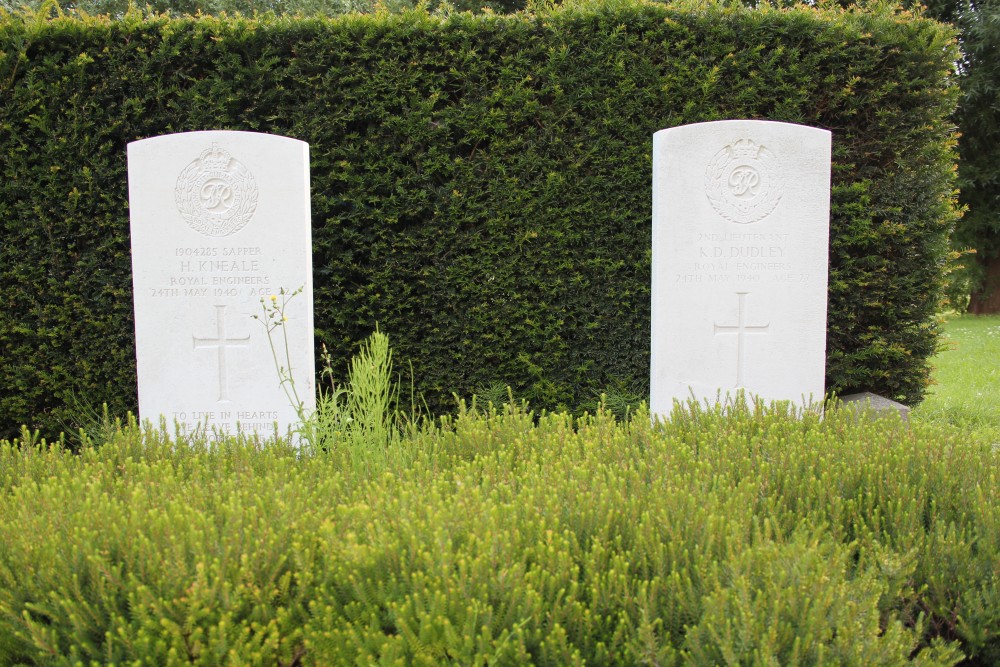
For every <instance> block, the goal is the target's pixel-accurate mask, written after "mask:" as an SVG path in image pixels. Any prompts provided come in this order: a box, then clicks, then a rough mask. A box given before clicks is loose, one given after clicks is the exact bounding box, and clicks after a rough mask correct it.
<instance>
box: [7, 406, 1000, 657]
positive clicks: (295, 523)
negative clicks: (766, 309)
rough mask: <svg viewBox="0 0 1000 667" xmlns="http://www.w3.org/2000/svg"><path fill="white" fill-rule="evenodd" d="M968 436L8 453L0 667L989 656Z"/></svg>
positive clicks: (912, 430) (755, 420) (638, 431)
mask: <svg viewBox="0 0 1000 667" xmlns="http://www.w3.org/2000/svg"><path fill="white" fill-rule="evenodd" d="M536 420H537V425H536ZM962 438H963V436H962V435H961V434H959V433H958V432H957V431H954V430H944V429H942V428H941V427H932V426H928V425H922V424H919V423H918V424H913V425H912V426H909V427H908V426H906V425H905V424H903V423H901V422H900V421H899V420H898V417H895V416H894V419H891V420H890V419H886V420H883V421H880V422H872V421H870V420H869V419H867V418H858V416H857V415H856V414H855V413H852V412H846V411H844V412H840V411H834V410H831V411H828V412H827V414H826V416H825V418H823V419H820V418H818V417H817V416H815V415H805V416H804V417H802V418H801V419H796V418H792V417H789V416H788V415H787V414H784V413H782V412H780V411H765V410H762V409H760V408H758V407H752V408H748V407H746V406H745V405H743V406H737V407H736V408H730V413H729V415H728V416H723V415H722V413H721V411H720V410H718V409H715V410H712V411H704V410H700V411H687V412H678V413H677V414H675V416H674V419H673V421H672V422H671V423H670V424H659V425H655V426H654V425H651V423H650V420H649V416H648V413H642V414H637V415H636V416H635V418H634V419H632V420H631V421H629V422H624V423H622V422H618V421H616V420H615V418H614V417H612V416H610V415H609V414H608V413H606V412H601V413H598V414H597V415H596V416H585V417H583V418H581V419H580V420H578V421H576V422H574V420H573V418H572V417H569V416H568V415H566V414H548V415H540V416H539V415H532V414H530V413H527V412H524V411H522V410H517V409H509V408H508V409H507V410H506V411H505V412H502V413H499V414H498V413H497V412H496V411H492V412H489V413H483V412H481V411H480V412H474V411H471V410H470V411H463V412H460V413H459V414H458V415H457V416H456V417H454V418H446V419H443V420H441V421H439V422H438V423H437V424H436V425H434V426H426V425H425V427H424V428H423V429H422V430H420V431H419V432H413V433H411V435H410V436H409V437H408V438H406V439H404V440H402V441H400V442H399V443H398V444H397V445H396V447H398V451H396V452H395V453H394V455H393V456H390V457H387V460H388V461H389V463H388V465H387V467H386V468H384V469H383V470H382V471H380V472H376V473H374V474H362V473H358V472H356V471H357V470H359V468H358V467H357V466H351V465H345V463H344V461H342V460H339V459H338V458H337V457H336V456H328V455H326V454H322V453H319V454H311V453H307V452H298V451H296V450H294V449H293V448H290V447H285V446H274V445H271V446H261V445H260V444H257V443H253V442H246V441H244V442H232V441H230V442H226V443H222V444H220V445H218V446H216V447H215V448H214V449H209V448H206V446H205V445H204V444H199V443H191V442H171V441H170V440H169V439H167V438H165V437H163V436H162V435H158V434H155V433H153V434H149V435H147V436H145V437H143V436H141V435H140V434H139V433H138V430H137V429H134V428H125V429H122V430H118V431H113V432H112V433H111V435H110V437H109V439H108V440H107V441H106V442H104V443H101V444H100V446H96V445H93V444H88V445H86V446H84V447H83V448H82V449H81V450H80V452H79V453H77V454H74V453H72V452H71V451H69V450H68V449H67V448H65V447H63V446H61V445H59V444H54V445H45V444H44V443H38V442H29V443H27V444H25V443H21V444H15V445H11V444H10V443H6V444H0V545H3V547H2V549H0V664H16V663H19V662H24V663H28V664H35V663H45V664H54V665H59V664H67V665H68V664H137V663H138V661H142V664H156V665H177V664H197V665H214V664H240V665H254V664H262V665H279V664H280V665H292V664H298V665H313V664H315V665H373V664H382V665H391V664H400V665H403V664H407V665H443V664H457V665H487V664H489V665H559V666H560V667H561V666H564V665H582V664H588V665H639V664H648V665H653V664H657V665H676V664H688V665H719V664H743V665H750V664H760V665H764V664H773V665H778V664H780V665H795V664H801V665H831V664H837V665H858V666H862V665H863V666H864V667H870V666H872V665H904V664H911V662H912V664H920V665H951V664H955V663H956V662H957V661H958V659H959V657H960V654H959V651H961V652H962V653H964V654H965V655H966V656H968V657H970V658H972V659H973V661H974V662H972V663H971V664H983V665H993V664H997V661H998V660H1000V574H998V572H997V568H996V563H997V554H998V553H1000V450H998V449H997V448H996V447H995V446H991V445H990V444H988V443H972V442H968V441H966V440H963V439H962Z"/></svg>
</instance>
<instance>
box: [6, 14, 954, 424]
mask: <svg viewBox="0 0 1000 667" xmlns="http://www.w3.org/2000/svg"><path fill="white" fill-rule="evenodd" d="M950 38H951V33H950V32H949V30H948V29H946V28H943V27H942V26H940V25H938V24H936V23H933V22H931V21H928V20H923V19H916V18H914V17H911V16H907V15H898V16H897V15H892V14H881V15H872V14H853V13H841V12H825V11H816V10H812V9H807V8H797V9H792V10H782V11H777V10H762V11H754V10H748V9H743V8H724V7H712V6H706V5H705V4H704V3H699V4H698V6H697V7H690V8H684V7H671V6H664V5H658V4H644V3H641V2H636V1H633V0H623V1H622V2H617V3H614V4H611V5H607V4H587V5H578V6H574V7H563V8H559V9H554V10H548V11H546V12H544V13H540V14H520V15H514V16H511V17H498V16H489V15H486V16H478V17H473V16H471V15H454V16H451V17H448V18H441V17H434V16H428V15H426V14H424V13H419V12H417V13H408V14H403V15H380V16H352V17H345V18H342V19H337V20H322V19H290V18H263V19H217V18H202V19H169V18H166V17H151V18H150V17H142V16H139V15H128V16H126V17H125V19H124V20H121V21H107V20H103V19H77V18H55V19H39V18H34V17H30V16H7V17H0V51H2V53H0V160H2V162H0V225H2V226H3V227H2V230H3V231H2V247H0V285H2V286H3V296H4V304H5V305H4V307H3V308H0V368H2V369H3V372H4V377H5V380H6V381H5V382H4V384H3V386H2V387H0V434H2V433H9V432H11V431H13V429H14V427H15V426H16V425H18V424H21V423H28V424H30V425H33V426H37V427H41V428H43V429H46V430H52V429H55V428H57V427H58V425H59V424H61V423H64V420H65V419H67V418H68V417H69V416H70V415H71V414H73V411H74V410H76V409H77V407H76V406H78V405H79V404H84V405H97V404H99V403H101V402H108V403H109V404H110V406H111V409H112V410H113V411H116V412H120V411H124V410H125V409H128V408H131V407H133V406H134V404H135V371H134V359H133V341H132V317H131V313H132V311H131V282H130V281H131V278H130V275H129V271H130V264H129V239H128V207H127V189H126V156H125V146H126V144H127V143H128V142H130V141H133V140H136V139H140V138H145V137H150V136H154V135H159V134H164V133H170V132H182V131H189V130H202V129H238V130H254V131H261V132H271V133H276V134H281V135H287V136H291V137H295V138H298V139H302V140H304V141H307V142H309V143H310V145H311V155H312V183H313V196H312V206H313V221H314V240H315V246H314V267H315V283H316V327H317V331H316V334H317V340H318V341H321V342H325V343H326V345H327V346H328V348H329V350H330V352H331V353H332V354H333V356H334V358H335V359H342V360H346V359H347V358H348V357H349V355H350V353H351V352H352V351H353V349H354V346H355V345H356V344H357V342H358V341H360V340H361V339H363V338H364V337H365V336H366V335H367V334H368V333H370V332H371V330H372V329H373V328H374V326H375V323H376V322H378V323H379V326H380V327H381V329H382V330H383V331H385V332H386V333H388V334H389V335H390V338H391V340H392V342H393V345H394V347H395V350H396V358H397V361H398V362H400V363H401V366H402V367H403V368H408V367H409V364H410V362H412V366H413V369H414V374H415V378H416V388H417V390H418V391H420V392H422V393H423V394H424V395H425V397H426V398H427V400H428V403H429V405H430V406H431V408H432V409H434V410H437V409H441V408H442V407H444V406H447V405H449V400H450V399H449V397H450V394H451V393H452V392H457V393H460V394H468V393H471V392H472V391H474V390H475V389H476V388H477V387H482V386H485V385H488V384H489V383H491V382H496V381H499V382H503V383H509V384H511V385H512V386H513V387H514V389H515V392H517V393H518V395H519V396H522V397H525V398H528V399H529V400H531V401H532V402H533V404H534V405H536V406H538V407H555V406H559V405H565V406H568V407H570V408H576V407H579V406H581V405H584V404H586V403H587V402H588V401H591V400H593V398H594V397H595V395H596V394H597V393H598V392H600V391H601V390H602V389H603V388H606V387H610V386H631V387H633V388H634V389H635V390H636V391H638V392H639V393H640V394H642V393H645V391H646V389H647V386H648V362H649V335H650V331H649V280H650V268H649V267H650V251H649V247H650V205H651V204H650V199H651V195H650V179H651V161H650V154H651V145H652V139H651V137H652V134H653V132H655V131H656V130H659V129H662V128H665V127H671V126H675V125H680V124H684V123H693V122H698V121H707V120H718V119H725V118H758V119H771V120H781V121H789V122H795V123H803V124H807V125H813V126H817V127H823V128H827V129H830V130H832V131H833V136H834V161H835V164H834V169H833V179H834V187H833V219H832V241H831V275H830V311H829V342H828V350H829V353H828V363H827V371H828V374H827V382H828V385H827V386H828V390H838V391H848V390H854V389H869V390H872V391H876V392H879V393H882V394H885V395H888V396H891V397H893V398H897V399H900V400H903V401H905V402H908V403H915V402H917V401H919V400H920V398H921V396H922V394H923V392H924V388H925V386H926V384H927V379H928V367H927V358H928V357H929V355H931V354H932V353H933V352H934V350H935V346H936V335H937V334H936V327H935V324H934V321H933V314H934V312H935V308H936V305H937V298H938V290H939V283H940V279H941V269H942V262H943V258H944V249H945V240H946V237H947V233H948V231H949V229H950V227H951V225H952V223H953V221H954V207H953V205H952V201H951V197H952V187H953V170H952V168H953V163H954V155H953V128H952V127H951V125H950V123H949V121H948V115H949V114H950V112H951V111H952V110H953V108H954V105H955V92H954V89H953V87H951V85H950V82H949V68H950V67H951V65H952V63H953V62H954V61H955V56H956V54H955V51H954V48H953V46H952V44H951V42H950Z"/></svg>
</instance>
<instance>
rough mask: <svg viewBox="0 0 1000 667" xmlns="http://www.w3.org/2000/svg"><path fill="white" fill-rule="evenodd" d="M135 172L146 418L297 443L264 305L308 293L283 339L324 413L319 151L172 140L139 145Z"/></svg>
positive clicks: (303, 388) (212, 134)
mask: <svg viewBox="0 0 1000 667" xmlns="http://www.w3.org/2000/svg"><path fill="white" fill-rule="evenodd" d="M128 174H129V176H128V178H129V209H130V216H131V234H132V276H133V289H134V307H135V338H136V363H137V372H138V383H139V417H140V419H142V420H150V421H151V422H153V424H154V425H157V424H158V423H159V421H160V419H161V418H165V419H166V422H167V424H168V426H169V427H170V428H174V424H175V423H176V425H177V428H178V429H179V430H180V431H181V432H185V433H192V432H195V430H196V429H198V430H201V431H203V432H206V433H208V434H209V435H212V434H215V435H217V434H220V433H235V432H236V431H237V429H239V430H241V431H242V432H246V433H257V434H260V435H262V436H265V437H268V436H272V435H274V434H275V425H277V429H278V432H279V433H281V434H282V435H284V434H286V433H287V432H288V430H289V429H290V428H292V427H294V425H295V424H296V423H297V422H298V415H297V413H296V410H295V408H294V406H293V405H292V403H291V402H290V401H289V399H288V397H287V396H286V394H285V390H284V389H283V387H282V386H281V383H280V381H279V374H278V370H277V367H276V364H275V357H274V355H273V354H272V349H271V345H270V343H269V341H268V336H267V330H266V328H265V324H264V322H263V321H262V320H264V319H265V318H264V312H263V310H262V303H261V299H264V300H265V304H266V305H272V306H280V305H281V303H282V300H281V297H280V296H279V295H280V293H281V291H282V290H284V292H285V293H286V294H289V293H292V292H294V291H296V290H299V289H301V293H299V294H298V295H296V296H295V297H293V298H291V299H290V300H289V301H288V302H287V306H286V308H285V310H284V315H285V316H287V318H288V321H287V322H282V327H280V328H278V329H276V330H275V331H274V333H273V336H274V337H275V338H274V340H275V343H276V344H278V361H279V364H280V366H282V367H284V368H286V369H290V371H291V376H292V378H293V379H294V381H295V383H296V388H297V391H298V394H299V397H300V398H301V400H302V401H303V404H304V405H303V407H304V408H305V409H306V410H307V411H312V410H313V409H314V407H315V386H314V373H315V365H314V349H313V307H312V302H313V296H312V240H311V238H312V234H311V227H310V203H309V145H308V144H306V143H305V142H302V141H298V140H296V139H290V138H287V137H280V136H275V135H268V134H260V133H254V132H232V131H209V132H186V133H181V134H171V135H165V136H159V137H153V138H150V139H144V140H142V141H136V142H133V143H131V144H129V146H128ZM272 296H274V297H279V298H278V299H277V300H274V299H272ZM254 315H258V316H260V317H261V319H254V317H253V316H254ZM282 329H283V330H282ZM284 335H287V336H288V350H289V352H290V355H289V356H290V358H285V353H284V342H283V339H282V338H281V337H282V336H284Z"/></svg>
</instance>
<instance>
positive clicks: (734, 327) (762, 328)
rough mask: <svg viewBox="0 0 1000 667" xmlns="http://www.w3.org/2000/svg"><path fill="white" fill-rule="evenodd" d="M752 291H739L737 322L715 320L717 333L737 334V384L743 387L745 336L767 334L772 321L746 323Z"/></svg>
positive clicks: (737, 294)
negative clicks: (747, 306)
mask: <svg viewBox="0 0 1000 667" xmlns="http://www.w3.org/2000/svg"><path fill="white" fill-rule="evenodd" d="M749 293H750V292H737V293H736V296H737V297H739V301H740V313H739V319H738V321H737V323H736V324H726V325H720V324H716V323H714V322H713V325H714V326H715V335H716V336H718V335H719V334H736V386H737V387H743V386H744V384H743V357H744V355H743V336H744V335H747V334H767V333H768V329H769V328H770V326H771V323H770V322H768V323H767V324H756V325H750V324H747V323H746V297H747V294H749Z"/></svg>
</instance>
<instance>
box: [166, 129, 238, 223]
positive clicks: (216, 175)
mask: <svg viewBox="0 0 1000 667" xmlns="http://www.w3.org/2000/svg"><path fill="white" fill-rule="evenodd" d="M174 200H175V201H176V202H177V210H178V211H180V213H181V215H182V216H184V220H185V221H186V222H187V223H188V225H189V226H190V227H191V228H192V229H194V230H195V231H196V232H199V233H201V234H204V235H205V236H229V235H230V234H234V233H236V232H238V231H239V230H241V229H243V227H245V226H246V224H247V223H248V222H250V219H251V218H252V217H253V214H254V211H256V210H257V183H256V182H255V181H254V179H253V174H251V173H250V170H249V169H247V168H246V166H245V165H243V163H241V162H239V161H238V160H236V159H234V158H233V156H232V155H230V154H229V151H227V150H226V149H224V148H221V147H220V146H219V145H218V144H216V143H213V144H212V146H211V148H207V149H205V150H204V151H202V153H201V155H199V156H198V159H196V160H195V161H193V162H192V163H191V164H189V165H188V166H187V167H185V168H184V171H182V172H181V175H180V176H178V177H177V187H176V188H175V190H174Z"/></svg>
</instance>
